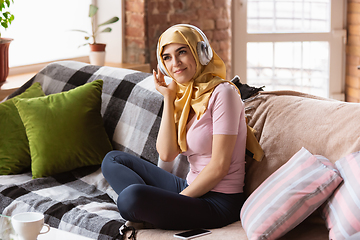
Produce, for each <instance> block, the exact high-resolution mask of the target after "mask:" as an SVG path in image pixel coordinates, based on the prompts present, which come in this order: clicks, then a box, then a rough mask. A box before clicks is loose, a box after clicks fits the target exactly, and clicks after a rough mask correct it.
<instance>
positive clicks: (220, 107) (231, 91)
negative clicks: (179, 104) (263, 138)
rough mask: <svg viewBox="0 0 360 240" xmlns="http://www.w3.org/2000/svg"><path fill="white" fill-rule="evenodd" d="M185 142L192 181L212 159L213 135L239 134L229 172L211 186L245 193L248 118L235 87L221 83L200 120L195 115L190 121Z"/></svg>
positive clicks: (214, 189)
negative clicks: (246, 118)
mask: <svg viewBox="0 0 360 240" xmlns="http://www.w3.org/2000/svg"><path fill="white" fill-rule="evenodd" d="M186 127H187V134H186V141H187V147H188V150H187V151H186V152H183V153H182V154H183V155H185V156H187V158H188V161H189V163H190V171H189V173H188V175H187V178H186V180H187V182H188V184H191V183H192V182H193V181H194V179H195V178H196V177H197V176H198V174H199V173H200V171H201V170H202V169H203V168H204V167H205V166H206V165H207V164H208V163H209V162H210V160H211V153H212V138H213V135H214V134H224V135H237V140H236V145H235V148H234V152H233V155H232V159H231V165H230V169H229V172H228V174H227V175H226V176H225V177H224V178H223V179H222V180H221V181H220V182H219V183H218V184H217V185H216V186H215V187H214V188H213V189H212V191H215V192H221V193H228V194H230V193H241V192H243V186H244V177H245V147H246V133H247V129H246V121H245V110H244V103H243V102H242V101H241V98H240V96H239V94H238V93H237V90H236V88H235V86H233V85H231V84H230V83H221V84H219V85H218V86H217V87H216V88H215V89H214V91H213V93H212V94H211V97H210V100H209V103H208V108H207V110H206V111H205V113H204V114H203V116H202V117H201V118H200V119H199V120H198V119H197V118H196V116H194V117H193V118H192V119H191V120H190V121H189V122H188V124H187V126H186Z"/></svg>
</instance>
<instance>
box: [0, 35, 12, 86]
mask: <svg viewBox="0 0 360 240" xmlns="http://www.w3.org/2000/svg"><path fill="white" fill-rule="evenodd" d="M12 40H14V39H12V38H0V82H5V81H6V78H7V77H8V75H9V46H10V43H11V41H12Z"/></svg>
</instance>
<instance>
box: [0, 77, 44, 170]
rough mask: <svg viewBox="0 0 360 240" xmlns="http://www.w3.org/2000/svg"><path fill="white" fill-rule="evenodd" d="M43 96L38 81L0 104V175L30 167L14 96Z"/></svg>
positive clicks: (25, 139)
mask: <svg viewBox="0 0 360 240" xmlns="http://www.w3.org/2000/svg"><path fill="white" fill-rule="evenodd" d="M40 96H45V94H44V92H43V90H42V89H41V85H40V83H34V84H33V85H31V86H30V87H29V88H28V89H27V90H26V91H25V92H23V93H22V94H20V95H18V96H17V97H15V98H12V99H9V100H7V101H5V102H3V103H1V104H0V175H8V174H18V173H21V172H23V171H25V170H26V169H29V168H30V164H31V158H30V150H29V142H28V139H27V137H26V133H25V128H24V125H23V123H22V121H21V118H20V116H19V113H18V110H17V109H16V107H15V105H14V99H16V98H32V97H40Z"/></svg>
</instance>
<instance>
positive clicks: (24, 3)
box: [2, 0, 91, 67]
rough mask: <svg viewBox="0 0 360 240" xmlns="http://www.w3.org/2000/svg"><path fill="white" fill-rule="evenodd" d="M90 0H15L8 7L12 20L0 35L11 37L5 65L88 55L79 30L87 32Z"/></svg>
mask: <svg viewBox="0 0 360 240" xmlns="http://www.w3.org/2000/svg"><path fill="white" fill-rule="evenodd" d="M90 3H91V0H62V1H49V0H31V1H29V0H16V1H14V3H13V4H12V5H11V6H10V10H9V11H10V12H11V13H12V14H14V16H15V20H14V21H13V23H12V25H10V27H9V28H8V30H6V31H4V30H3V31H2V37H7V38H13V39H14V41H13V42H12V43H11V44H10V49H9V66H10V67H14V66H20V65H28V64H34V63H40V62H47V61H53V60H57V59H66V58H73V57H79V56H86V55H88V54H89V47H88V46H83V47H80V48H79V45H82V44H84V43H86V41H85V39H84V36H83V35H82V34H81V33H78V32H74V31H70V30H71V29H81V30H85V31H90V29H91V26H90V18H89V17H88V11H89V4H90Z"/></svg>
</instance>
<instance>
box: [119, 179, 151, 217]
mask: <svg viewBox="0 0 360 240" xmlns="http://www.w3.org/2000/svg"><path fill="white" fill-rule="evenodd" d="M148 187H149V186H147V185H145V184H133V185H130V186H128V187H127V188H125V189H124V190H123V191H122V192H121V193H120V194H119V197H118V201H117V206H118V209H119V212H120V214H121V216H122V217H124V218H125V219H126V220H130V221H136V220H137V219H138V217H139V216H137V215H138V213H141V212H142V210H141V209H144V208H146V207H147V206H145V205H147V204H146V202H147V201H146V196H147V195H148Z"/></svg>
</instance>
